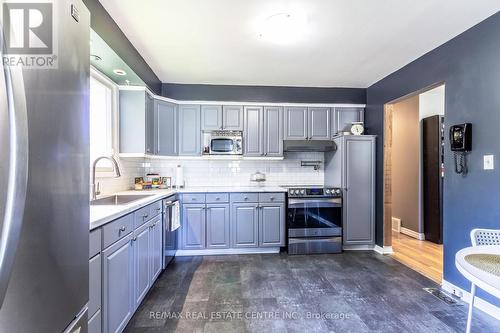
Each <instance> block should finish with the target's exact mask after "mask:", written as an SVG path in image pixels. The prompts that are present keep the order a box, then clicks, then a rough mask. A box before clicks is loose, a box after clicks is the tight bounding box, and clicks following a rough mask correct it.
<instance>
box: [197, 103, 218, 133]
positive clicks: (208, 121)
mask: <svg viewBox="0 0 500 333" xmlns="http://www.w3.org/2000/svg"><path fill="white" fill-rule="evenodd" d="M201 129H202V130H204V131H218V130H221V129H222V106H221V105H202V106H201Z"/></svg>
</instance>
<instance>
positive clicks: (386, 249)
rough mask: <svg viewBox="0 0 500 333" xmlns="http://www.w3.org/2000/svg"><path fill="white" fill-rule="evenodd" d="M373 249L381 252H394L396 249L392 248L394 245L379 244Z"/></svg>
mask: <svg viewBox="0 0 500 333" xmlns="http://www.w3.org/2000/svg"><path fill="white" fill-rule="evenodd" d="M373 251H375V252H377V253H380V254H393V253H394V251H393V250H392V246H378V245H375V247H374V248H373Z"/></svg>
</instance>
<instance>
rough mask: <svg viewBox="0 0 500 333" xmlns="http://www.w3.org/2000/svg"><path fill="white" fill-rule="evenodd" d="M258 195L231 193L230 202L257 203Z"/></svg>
mask: <svg viewBox="0 0 500 333" xmlns="http://www.w3.org/2000/svg"><path fill="white" fill-rule="evenodd" d="M258 201H259V194H258V193H231V202H258Z"/></svg>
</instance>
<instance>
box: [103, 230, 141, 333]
mask: <svg viewBox="0 0 500 333" xmlns="http://www.w3.org/2000/svg"><path fill="white" fill-rule="evenodd" d="M132 243H133V241H132V235H129V236H127V237H125V238H122V239H121V240H119V241H117V242H116V243H114V244H113V245H111V246H109V247H108V248H107V249H105V250H104V251H103V252H102V256H103V266H102V268H103V296H102V300H103V304H102V310H103V313H102V314H103V329H104V332H106V333H115V332H121V331H123V329H124V328H125V326H126V325H127V323H128V321H129V320H130V318H131V317H132V314H133V313H134V288H133V287H134V248H133V245H132Z"/></svg>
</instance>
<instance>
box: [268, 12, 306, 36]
mask: <svg viewBox="0 0 500 333" xmlns="http://www.w3.org/2000/svg"><path fill="white" fill-rule="evenodd" d="M306 32H307V18H306V17H305V15H304V14H303V13H301V12H282V13H277V14H273V15H271V16H268V17H266V18H265V19H264V20H262V22H261V23H260V26H259V37H260V38H262V39H265V40H268V41H270V42H273V43H277V44H289V43H292V42H295V41H297V40H300V39H301V38H302V37H303V36H304V35H305V34H306Z"/></svg>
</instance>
